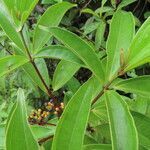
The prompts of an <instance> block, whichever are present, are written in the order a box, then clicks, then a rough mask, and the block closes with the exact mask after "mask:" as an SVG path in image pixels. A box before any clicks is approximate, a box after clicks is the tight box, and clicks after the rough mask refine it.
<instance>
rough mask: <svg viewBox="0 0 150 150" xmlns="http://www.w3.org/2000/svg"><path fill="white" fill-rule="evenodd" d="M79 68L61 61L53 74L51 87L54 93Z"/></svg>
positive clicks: (74, 64) (76, 65)
mask: <svg viewBox="0 0 150 150" xmlns="http://www.w3.org/2000/svg"><path fill="white" fill-rule="evenodd" d="M80 67H81V66H80V65H78V64H76V63H70V62H68V61H65V60H62V61H61V62H60V63H59V64H58V65H57V68H56V70H55V72H54V76H53V82H52V87H53V90H54V91H56V90H58V89H59V88H61V87H62V86H63V85H65V83H67V82H68V81H69V80H70V79H71V78H72V77H73V75H74V74H75V73H76V72H77V71H78V70H79V68H80Z"/></svg>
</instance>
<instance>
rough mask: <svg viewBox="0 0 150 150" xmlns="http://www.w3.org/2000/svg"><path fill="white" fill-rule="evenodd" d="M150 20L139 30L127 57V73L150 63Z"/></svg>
mask: <svg viewBox="0 0 150 150" xmlns="http://www.w3.org/2000/svg"><path fill="white" fill-rule="evenodd" d="M149 39H150V18H148V19H147V20H146V21H145V22H144V24H143V25H142V26H141V28H140V29H139V30H138V32H137V34H136V36H135V38H134V40H133V42H132V44H131V46H130V48H129V50H128V55H127V61H126V63H127V65H126V66H125V69H124V70H125V71H128V70H131V69H133V68H135V67H138V66H140V65H142V64H145V63H147V62H150V42H149Z"/></svg>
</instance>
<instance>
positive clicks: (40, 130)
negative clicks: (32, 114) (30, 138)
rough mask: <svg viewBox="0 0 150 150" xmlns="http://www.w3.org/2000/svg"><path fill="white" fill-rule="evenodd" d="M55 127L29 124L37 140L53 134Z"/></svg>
mask: <svg viewBox="0 0 150 150" xmlns="http://www.w3.org/2000/svg"><path fill="white" fill-rule="evenodd" d="M55 129H56V126H39V125H31V130H32V132H33V135H34V136H35V137H36V139H37V140H39V139H42V138H46V137H48V136H51V135H54V134H55Z"/></svg>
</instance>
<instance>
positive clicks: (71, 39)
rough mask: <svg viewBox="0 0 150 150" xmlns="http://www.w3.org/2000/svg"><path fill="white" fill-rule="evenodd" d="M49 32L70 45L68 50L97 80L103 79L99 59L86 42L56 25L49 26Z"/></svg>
mask: <svg viewBox="0 0 150 150" xmlns="http://www.w3.org/2000/svg"><path fill="white" fill-rule="evenodd" d="M50 33H52V34H53V35H54V36H55V37H56V38H58V39H59V40H60V41H61V42H62V43H63V44H65V45H67V46H68V47H70V50H71V51H72V52H73V53H74V54H76V55H77V56H78V57H79V58H80V59H81V60H82V61H83V62H84V63H85V64H86V65H87V66H88V67H89V69H90V70H91V71H92V72H93V73H94V75H95V76H96V77H97V78H98V79H99V81H101V82H103V81H104V72H103V70H102V64H101V61H100V60H99V59H98V57H97V55H96V54H95V53H94V50H93V48H92V47H91V46H90V45H89V44H88V43H87V42H85V41H84V40H82V39H81V38H80V37H78V36H77V35H75V34H74V33H71V32H69V31H67V30H65V29H61V28H57V27H53V28H50Z"/></svg>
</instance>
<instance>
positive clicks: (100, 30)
mask: <svg viewBox="0 0 150 150" xmlns="http://www.w3.org/2000/svg"><path fill="white" fill-rule="evenodd" d="M105 27H106V23H105V22H103V21H101V22H100V24H99V26H98V28H97V30H96V35H95V47H96V49H97V50H98V49H99V48H100V46H101V43H102V41H103V38H104V33H105Z"/></svg>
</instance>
